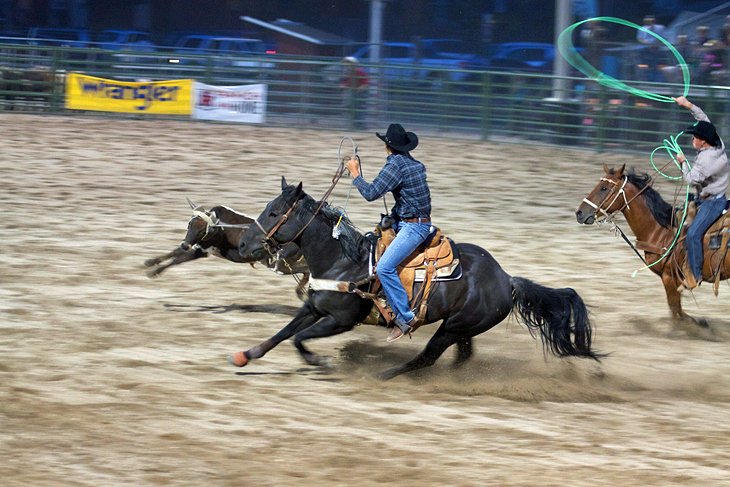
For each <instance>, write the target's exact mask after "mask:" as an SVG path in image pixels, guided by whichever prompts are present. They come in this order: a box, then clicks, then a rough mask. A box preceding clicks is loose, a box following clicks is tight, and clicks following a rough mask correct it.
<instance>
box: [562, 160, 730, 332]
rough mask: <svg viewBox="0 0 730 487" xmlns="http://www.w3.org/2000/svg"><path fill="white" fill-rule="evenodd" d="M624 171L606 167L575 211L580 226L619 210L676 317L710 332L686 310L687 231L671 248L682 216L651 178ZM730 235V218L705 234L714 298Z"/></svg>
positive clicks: (728, 258) (729, 268)
mask: <svg viewBox="0 0 730 487" xmlns="http://www.w3.org/2000/svg"><path fill="white" fill-rule="evenodd" d="M625 168H626V165H623V166H621V167H620V168H618V169H609V168H608V166H606V165H605V164H604V166H603V170H604V172H605V174H604V175H603V177H602V178H601V179H600V180H599V181H598V184H596V187H595V188H593V190H592V191H591V192H590V193H589V194H588V196H587V197H586V198H585V199H584V200H583V202H582V203H581V204H580V206H578V209H577V210H576V212H575V216H576V218H577V220H578V223H583V224H587V225H590V224H592V223H594V222H595V221H596V216H597V213H600V214H601V215H603V216H604V217H606V218H609V217H610V216H611V215H613V214H614V213H616V212H619V211H620V212H621V213H623V215H624V217H625V218H626V222H627V223H628V225H629V227H631V230H632V231H633V233H634V235H635V236H636V249H638V250H641V251H643V253H644V256H643V260H644V261H645V262H646V264H647V265H648V266H650V267H649V268H650V269H651V270H652V271H653V272H654V273H655V274H657V275H659V276H660V277H661V278H662V283H663V284H664V291H665V292H666V294H667V302H668V303H669V308H670V310H671V312H672V318H673V319H674V320H690V321H692V322H694V323H696V324H698V325H700V326H705V327H706V326H707V322H706V321H705V320H699V321H697V320H695V319H694V318H692V317H691V316H689V315H687V314H686V313H685V312H684V311H682V302H681V284H682V281H683V272H682V268H683V264H684V259H685V258H686V257H685V250H684V236H683V235H684V231H683V232H682V236H681V237H680V238H678V239H676V243H674V246H672V243H673V242H674V241H675V238H676V235H677V229H678V226H679V225H680V224H681V222H682V215H683V212H682V211H680V212H676V211H675V208H674V207H673V206H672V205H670V204H669V203H667V202H666V201H664V200H663V199H662V197H661V196H660V195H659V193H657V191H656V190H654V188H652V187H651V178H650V177H649V176H648V175H647V174H637V173H635V172H634V171H629V172H625V171H624V170H625ZM685 229H686V225H685ZM729 235H730V214H728V213H726V214H725V215H723V216H722V217H720V219H719V220H718V221H717V222H715V223H714V224H713V226H712V227H710V229H709V230H707V233H705V240H704V243H705V245H704V257H705V261H704V265H703V272H702V273H703V280H704V281H709V282H713V283H714V289H715V294H717V286H718V284H719V282H720V281H721V280H724V279H727V278H728V277H730V253H729V252H728V246H729V245H730V243H728V236H729ZM638 250H637V253H638Z"/></svg>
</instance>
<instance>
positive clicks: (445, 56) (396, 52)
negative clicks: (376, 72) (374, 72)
mask: <svg viewBox="0 0 730 487" xmlns="http://www.w3.org/2000/svg"><path fill="white" fill-rule="evenodd" d="M446 41H448V40H447V39H424V40H423V41H421V42H420V43H419V44H418V45H417V44H416V43H413V42H385V43H383V44H382V45H381V46H380V59H381V63H382V64H384V65H386V68H385V69H384V73H383V74H384V76H385V78H386V79H387V80H389V81H405V80H422V81H436V80H449V81H464V80H466V79H468V78H469V76H470V73H468V72H466V71H464V70H474V69H481V68H482V64H483V61H482V59H481V58H480V57H479V56H477V55H475V54H465V53H459V52H451V51H440V50H439V47H441V46H442V45H445V44H446ZM372 49H373V46H372V45H366V46H363V47H361V48H360V49H358V50H357V51H355V53H354V54H353V56H354V57H355V58H357V59H358V60H359V61H360V62H362V63H367V62H369V60H370V53H371V51H372ZM388 66H392V67H388ZM441 70H453V71H441Z"/></svg>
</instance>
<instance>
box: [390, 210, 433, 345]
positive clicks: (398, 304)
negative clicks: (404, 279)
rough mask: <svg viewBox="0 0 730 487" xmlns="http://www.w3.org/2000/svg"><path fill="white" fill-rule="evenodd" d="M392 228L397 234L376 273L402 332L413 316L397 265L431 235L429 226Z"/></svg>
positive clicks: (426, 224)
mask: <svg viewBox="0 0 730 487" xmlns="http://www.w3.org/2000/svg"><path fill="white" fill-rule="evenodd" d="M394 228H395V231H396V232H397V233H396V235H395V239H394V240H393V242H391V244H390V245H389V246H388V248H387V249H385V252H383V255H382V256H381V257H380V260H379V261H378V266H377V269H376V272H377V274H378V278H380V283H381V284H382V285H383V291H385V297H386V298H387V299H388V303H389V304H390V307H391V308H393V312H394V313H395V323H396V325H398V327H399V328H400V329H401V330H403V329H405V325H406V323H408V322H409V321H411V320H412V319H413V317H414V316H415V314H414V313H413V311H411V308H410V306H409V305H408V294H407V293H406V290H405V289H403V284H401V282H400V278H399V277H398V265H399V264H400V263H401V262H403V260H404V259H405V258H406V257H408V256H409V255H411V252H413V251H414V250H416V248H417V247H418V246H419V245H421V243H423V241H424V240H426V238H428V235H429V234H430V233H431V225H430V224H428V223H406V222H398V223H396V224H395V225H394Z"/></svg>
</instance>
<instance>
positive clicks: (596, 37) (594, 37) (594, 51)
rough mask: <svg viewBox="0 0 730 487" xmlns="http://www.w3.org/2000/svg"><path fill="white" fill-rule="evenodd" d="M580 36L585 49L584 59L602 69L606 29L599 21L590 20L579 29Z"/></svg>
mask: <svg viewBox="0 0 730 487" xmlns="http://www.w3.org/2000/svg"><path fill="white" fill-rule="evenodd" d="M580 38H581V43H582V44H583V47H584V48H585V50H586V56H585V58H586V60H587V61H588V62H589V63H591V65H592V66H593V67H594V68H596V69H597V70H599V71H603V69H602V63H601V60H602V57H603V49H604V48H605V45H606V29H605V28H604V27H603V26H602V25H601V23H600V22H598V21H595V20H591V21H590V22H588V23H586V28H585V29H583V30H582V31H581V33H580Z"/></svg>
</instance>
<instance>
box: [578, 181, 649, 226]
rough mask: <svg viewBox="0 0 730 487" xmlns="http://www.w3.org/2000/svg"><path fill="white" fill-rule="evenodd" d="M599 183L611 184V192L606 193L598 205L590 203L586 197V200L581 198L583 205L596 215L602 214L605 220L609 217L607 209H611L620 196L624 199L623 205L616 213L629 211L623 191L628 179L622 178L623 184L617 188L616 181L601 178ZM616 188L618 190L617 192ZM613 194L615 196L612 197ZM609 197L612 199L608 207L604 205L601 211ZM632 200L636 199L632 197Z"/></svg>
mask: <svg viewBox="0 0 730 487" xmlns="http://www.w3.org/2000/svg"><path fill="white" fill-rule="evenodd" d="M601 181H604V182H606V183H611V185H612V186H613V188H612V190H611V192H610V193H608V194H607V195H606V196H605V197H604V198H603V200H601V202H600V203H599V204H595V203H594V202H592V201H591V200H589V199H588V198H587V197H586V198H583V202H584V203H585V204H587V205H588V206H590V207H591V208H593V209H594V210H595V212H596V213H597V212H599V211H600V212H601V213H603V215H604V216H605V217H606V218H609V217H610V216H611V213H609V212H608V208H611V207H612V206H613V204H614V203H615V202H616V200H618V199H619V198H620V197H621V196H623V197H624V205H623V206H622V207H621V208H620V209H619V210H617V211H623V210H624V208H627V209H630V207H629V200H628V199H627V198H626V190H625V189H624V188H625V187H626V183H628V182H629V178H628V177H627V176H624V177H623V182H622V183H621V187H619V183H618V182H616V181H614V180H612V179H608V178H605V177H603V178H601ZM617 188H618V190H617ZM614 193H615V195H614ZM611 196H613V199H612V200H611V202H610V203H609V204H608V205H606V209H605V210H604V209H603V204H604V203H605V202H606V200H608V199H609V198H610V197H611ZM637 196H638V195H637ZM634 198H636V196H634ZM634 198H631V201H633V200H634ZM612 213H615V211H614V212H612Z"/></svg>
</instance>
